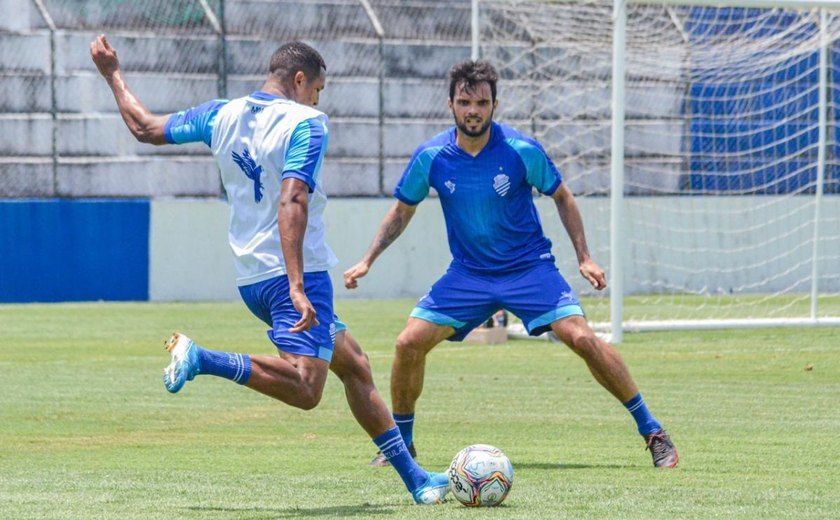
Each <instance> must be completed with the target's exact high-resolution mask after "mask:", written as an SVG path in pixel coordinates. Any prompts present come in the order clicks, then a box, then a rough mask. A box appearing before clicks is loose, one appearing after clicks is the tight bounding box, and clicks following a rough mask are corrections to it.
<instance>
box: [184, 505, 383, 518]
mask: <svg viewBox="0 0 840 520" xmlns="http://www.w3.org/2000/svg"><path fill="white" fill-rule="evenodd" d="M187 509H190V510H192V511H207V512H210V511H215V512H219V513H230V514H235V515H236V518H252V519H258V518H259V519H262V518H309V517H318V516H332V517H338V518H341V517H365V518H366V517H372V516H375V515H393V514H394V509H393V508H390V507H387V506H382V505H373V504H360V505H357V506H330V507H291V508H288V509H284V508H279V507H188V508H187Z"/></svg>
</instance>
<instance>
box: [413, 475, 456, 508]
mask: <svg viewBox="0 0 840 520" xmlns="http://www.w3.org/2000/svg"><path fill="white" fill-rule="evenodd" d="M448 492H449V475H447V474H446V473H429V479H428V480H426V483H425V484H423V485H422V486H421V487H419V488H417V489H415V490H414V493H412V494H411V496H413V497H414V503H415V504H418V505H421V506H431V505H435V504H443V503H444V502H446V498H445V497H446V494H447V493H448Z"/></svg>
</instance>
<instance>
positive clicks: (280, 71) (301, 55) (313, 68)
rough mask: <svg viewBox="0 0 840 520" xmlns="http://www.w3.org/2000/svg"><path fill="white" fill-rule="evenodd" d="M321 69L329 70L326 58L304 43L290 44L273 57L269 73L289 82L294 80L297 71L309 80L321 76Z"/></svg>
mask: <svg viewBox="0 0 840 520" xmlns="http://www.w3.org/2000/svg"><path fill="white" fill-rule="evenodd" d="M321 69H324V70H327V64H326V62H324V58H322V57H321V55H320V54H319V53H318V51H316V50H315V49H313V48H312V47H310V46H309V45H307V44H305V43H303V42H289V43H285V44H283V45H281V46H280V47H279V48H278V49H277V50H276V51H274V54H272V55H271V62H270V64H269V66H268V72H269V73H271V74H272V75H274V76H277V77H278V78H280V80H281V81H283V82H287V81H290V80H291V79H292V78H294V76H295V74H296V73H297V71H299V70H300V71H303V74H304V75H305V76H306V79H307V80H310V81H311V80H313V79H315V78H317V77H318V76H320V75H321Z"/></svg>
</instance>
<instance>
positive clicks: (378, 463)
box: [370, 442, 417, 468]
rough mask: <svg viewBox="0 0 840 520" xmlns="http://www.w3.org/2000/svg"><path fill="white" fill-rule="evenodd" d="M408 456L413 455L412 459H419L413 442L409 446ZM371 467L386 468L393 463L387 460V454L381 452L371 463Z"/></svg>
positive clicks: (377, 453) (378, 452)
mask: <svg viewBox="0 0 840 520" xmlns="http://www.w3.org/2000/svg"><path fill="white" fill-rule="evenodd" d="M408 454H409V455H411V458H412V459H416V458H417V451H416V450H415V449H414V443H413V442H412V443H411V444H409V445H408ZM370 465H371V466H373V467H375V468H384V467H385V466H390V465H391V463H390V462H388V459H386V458H385V454H383V453H382V452H381V451H377V452H376V457H374V458H373V460H372V461H370Z"/></svg>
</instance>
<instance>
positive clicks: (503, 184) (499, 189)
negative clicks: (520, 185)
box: [493, 168, 510, 197]
mask: <svg viewBox="0 0 840 520" xmlns="http://www.w3.org/2000/svg"><path fill="white" fill-rule="evenodd" d="M499 171H500V172H501V171H502V168H499ZM493 189H494V190H496V193H498V194H499V195H500V196H502V197H504V196H505V195H507V192H508V190H510V177H508V176H507V175H505V174H504V173H499V174H498V175H496V176H495V177H493Z"/></svg>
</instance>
